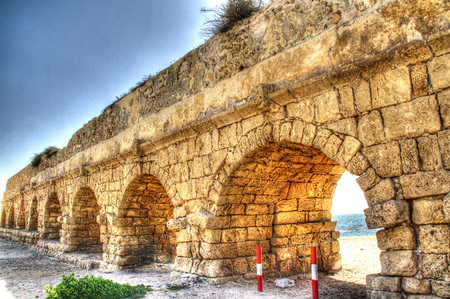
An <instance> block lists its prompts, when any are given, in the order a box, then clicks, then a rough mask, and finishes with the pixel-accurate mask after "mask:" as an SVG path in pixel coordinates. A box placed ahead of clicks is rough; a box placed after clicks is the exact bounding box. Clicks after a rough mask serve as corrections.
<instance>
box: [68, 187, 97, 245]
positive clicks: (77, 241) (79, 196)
mask: <svg viewBox="0 0 450 299" xmlns="http://www.w3.org/2000/svg"><path fill="white" fill-rule="evenodd" d="M99 214H100V208H99V206H98V204H97V199H96V197H95V194H94V191H93V190H92V189H91V188H89V187H81V188H80V189H79V190H78V192H77V193H76V195H75V197H74V200H73V203H72V209H71V211H70V213H69V216H68V217H67V216H65V217H63V224H62V227H63V232H62V235H63V236H64V238H61V243H65V244H68V245H76V246H81V247H85V246H89V247H90V250H93V249H94V247H93V246H94V245H99V244H100V226H99V224H98V223H97V217H98V215H99ZM97 251H99V250H97Z"/></svg>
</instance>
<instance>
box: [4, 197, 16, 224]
mask: <svg viewBox="0 0 450 299" xmlns="http://www.w3.org/2000/svg"><path fill="white" fill-rule="evenodd" d="M6 227H7V228H15V216H14V202H11V206H10V207H9V213H8V219H7V220H6Z"/></svg>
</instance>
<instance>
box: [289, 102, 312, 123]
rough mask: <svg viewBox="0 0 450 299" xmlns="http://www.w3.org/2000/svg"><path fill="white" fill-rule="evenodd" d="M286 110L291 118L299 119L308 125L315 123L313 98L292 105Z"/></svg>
mask: <svg viewBox="0 0 450 299" xmlns="http://www.w3.org/2000/svg"><path fill="white" fill-rule="evenodd" d="M286 110H287V114H288V116H289V117H290V118H299V119H301V120H303V121H305V122H307V123H312V122H313V121H314V101H313V99H311V98H309V99H304V100H302V101H300V102H298V103H291V104H289V105H287V106H286Z"/></svg>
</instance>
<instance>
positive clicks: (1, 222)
mask: <svg viewBox="0 0 450 299" xmlns="http://www.w3.org/2000/svg"><path fill="white" fill-rule="evenodd" d="M5 224H6V208H5V205H4V204H2V211H1V214H0V227H5Z"/></svg>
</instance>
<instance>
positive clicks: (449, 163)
mask: <svg viewBox="0 0 450 299" xmlns="http://www.w3.org/2000/svg"><path fill="white" fill-rule="evenodd" d="M438 142H439V149H440V152H441V156H442V162H443V164H444V168H445V169H450V130H446V131H441V132H439V133H438Z"/></svg>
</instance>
